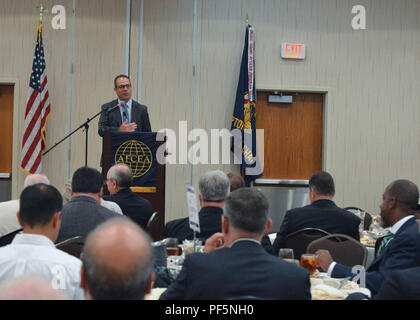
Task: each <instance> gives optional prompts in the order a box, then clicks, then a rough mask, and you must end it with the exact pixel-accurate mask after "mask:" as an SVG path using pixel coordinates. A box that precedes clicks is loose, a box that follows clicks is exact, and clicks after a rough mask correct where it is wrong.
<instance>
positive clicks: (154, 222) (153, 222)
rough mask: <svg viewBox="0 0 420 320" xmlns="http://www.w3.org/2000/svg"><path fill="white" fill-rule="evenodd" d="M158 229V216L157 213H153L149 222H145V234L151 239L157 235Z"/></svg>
mask: <svg viewBox="0 0 420 320" xmlns="http://www.w3.org/2000/svg"><path fill="white" fill-rule="evenodd" d="M158 227H159V216H158V213H157V211H155V212H153V214H152V215H151V216H150V218H149V221H147V225H146V232H147V233H148V234H149V235H150V236H151V237H152V238H153V236H154V235H155V234H157V232H158ZM154 240H155V239H154Z"/></svg>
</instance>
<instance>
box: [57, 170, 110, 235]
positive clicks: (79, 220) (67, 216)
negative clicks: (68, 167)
mask: <svg viewBox="0 0 420 320" xmlns="http://www.w3.org/2000/svg"><path fill="white" fill-rule="evenodd" d="M102 184H103V178H102V174H101V173H100V172H99V171H98V170H96V169H93V168H89V167H81V168H79V169H77V170H76V171H75V172H74V174H73V178H72V192H71V199H70V201H69V202H68V203H66V204H65V205H64V206H63V212H62V214H61V229H60V233H59V234H58V239H57V242H62V241H64V240H67V239H70V238H73V237H77V236H82V237H86V236H87V235H88V233H89V232H90V231H91V230H92V229H94V228H95V227H96V226H97V225H98V224H100V223H101V222H104V221H105V220H107V219H110V218H113V217H115V216H118V214H116V213H115V212H113V211H111V210H109V209H107V208H104V207H103V206H101V205H100V200H101V198H100V193H101V188H102Z"/></svg>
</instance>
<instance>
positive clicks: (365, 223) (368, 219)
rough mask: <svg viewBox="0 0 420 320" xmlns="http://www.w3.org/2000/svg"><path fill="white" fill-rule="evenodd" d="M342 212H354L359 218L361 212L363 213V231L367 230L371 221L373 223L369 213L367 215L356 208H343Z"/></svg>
mask: <svg viewBox="0 0 420 320" xmlns="http://www.w3.org/2000/svg"><path fill="white" fill-rule="evenodd" d="M344 210H347V211H352V212H353V213H356V212H354V211H357V213H356V214H357V215H359V216H360V213H361V212H364V213H365V216H364V219H363V230H369V228H370V225H371V224H372V221H373V218H372V215H371V214H370V213H368V212H366V211H365V210H363V209H360V208H358V207H346V208H344Z"/></svg>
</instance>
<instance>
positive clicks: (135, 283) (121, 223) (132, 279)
mask: <svg viewBox="0 0 420 320" xmlns="http://www.w3.org/2000/svg"><path fill="white" fill-rule="evenodd" d="M150 241H151V239H150V237H149V236H148V235H147V234H146V233H145V232H144V231H143V230H142V229H141V228H140V227H139V226H138V225H137V224H135V223H134V222H132V221H131V220H130V219H128V218H125V217H119V218H115V219H111V220H108V221H106V222H105V223H103V224H101V225H99V226H98V227H97V228H96V229H95V230H93V231H92V232H91V233H90V234H89V236H88V238H87V241H86V242H85V246H84V248H83V253H82V255H83V266H82V272H81V279H82V280H81V287H82V288H83V290H84V292H85V296H86V299H93V300H140V299H143V298H144V296H145V294H146V293H149V292H150V290H151V288H152V286H153V281H154V273H153V250H152V248H151V246H150Z"/></svg>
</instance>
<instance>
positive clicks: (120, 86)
mask: <svg viewBox="0 0 420 320" xmlns="http://www.w3.org/2000/svg"><path fill="white" fill-rule="evenodd" d="M114 91H115V93H116V94H117V97H118V99H115V100H113V101H111V102H108V103H105V104H104V105H102V107H101V108H102V110H108V109H109V110H110V111H109V112H103V113H102V114H101V116H100V118H99V130H98V133H99V135H100V136H101V137H103V136H104V133H105V132H107V131H125V132H134V131H140V132H151V131H152V128H151V126H150V120H149V114H148V113H147V107H146V106H144V105H142V104H140V103H138V102H137V101H134V100H133V99H131V94H132V87H131V82H130V78H129V77H127V76H126V75H123V74H120V75H118V76H116V77H115V79H114ZM112 109H113V110H112ZM111 110H112V111H111ZM102 163H103V160H102V157H101V166H102Z"/></svg>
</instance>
